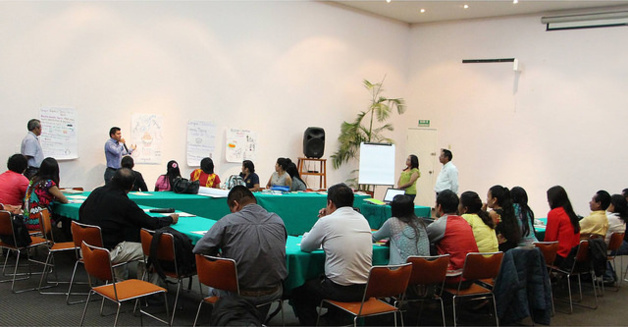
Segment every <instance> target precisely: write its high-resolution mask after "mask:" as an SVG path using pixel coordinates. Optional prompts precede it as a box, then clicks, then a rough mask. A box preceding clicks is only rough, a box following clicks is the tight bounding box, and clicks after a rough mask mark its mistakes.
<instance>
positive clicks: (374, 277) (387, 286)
mask: <svg viewBox="0 0 628 327" xmlns="http://www.w3.org/2000/svg"><path fill="white" fill-rule="evenodd" d="M411 275H412V263H404V264H401V265H389V266H373V267H371V270H370V271H369V279H368V282H367V284H366V290H365V291H364V300H365V301H366V300H368V299H369V298H371V297H375V298H381V297H390V296H398V295H400V294H403V293H404V292H405V291H406V288H408V281H409V280H410V276H411Z"/></svg>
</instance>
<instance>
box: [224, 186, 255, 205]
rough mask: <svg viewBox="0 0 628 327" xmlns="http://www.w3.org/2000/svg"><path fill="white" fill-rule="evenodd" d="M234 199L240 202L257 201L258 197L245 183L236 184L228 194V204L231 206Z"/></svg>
mask: <svg viewBox="0 0 628 327" xmlns="http://www.w3.org/2000/svg"><path fill="white" fill-rule="evenodd" d="M234 201H238V203H248V202H251V203H257V199H256V198H255V196H254V195H253V193H252V192H251V191H250V190H249V189H248V188H246V186H243V185H237V186H234V187H233V188H232V189H231V191H229V195H228V196H227V205H228V206H229V207H231V206H232V205H233V202H234Z"/></svg>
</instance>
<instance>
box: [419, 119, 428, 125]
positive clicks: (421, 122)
mask: <svg viewBox="0 0 628 327" xmlns="http://www.w3.org/2000/svg"><path fill="white" fill-rule="evenodd" d="M419 127H430V121H429V120H419Z"/></svg>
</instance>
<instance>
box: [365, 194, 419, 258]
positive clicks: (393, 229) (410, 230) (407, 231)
mask: <svg viewBox="0 0 628 327" xmlns="http://www.w3.org/2000/svg"><path fill="white" fill-rule="evenodd" d="M390 207H391V209H392V217H390V218H389V219H388V220H386V222H384V225H382V227H381V228H380V229H379V230H378V231H377V232H375V233H374V234H373V242H376V241H379V240H381V239H384V238H390V261H389V262H390V264H391V265H396V264H401V263H405V262H406V259H407V258H408V256H411V255H422V256H425V255H430V241H429V239H428V237H427V230H426V229H425V223H424V222H423V221H422V220H421V219H419V218H418V217H417V216H416V215H415V214H414V202H413V201H412V199H411V198H410V197H408V196H407V195H401V194H400V195H396V196H395V197H394V198H393V201H392V202H391V203H390Z"/></svg>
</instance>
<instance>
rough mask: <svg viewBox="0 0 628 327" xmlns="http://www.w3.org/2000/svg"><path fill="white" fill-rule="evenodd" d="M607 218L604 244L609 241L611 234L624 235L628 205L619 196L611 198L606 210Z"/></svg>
mask: <svg viewBox="0 0 628 327" xmlns="http://www.w3.org/2000/svg"><path fill="white" fill-rule="evenodd" d="M606 218H608V231H607V232H606V244H608V242H609V241H610V240H611V235H612V234H613V233H624V232H625V231H626V222H628V203H627V202H626V198H624V196H623V195H621V194H613V195H612V196H611V204H610V205H609V206H608V208H607V209H606Z"/></svg>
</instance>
